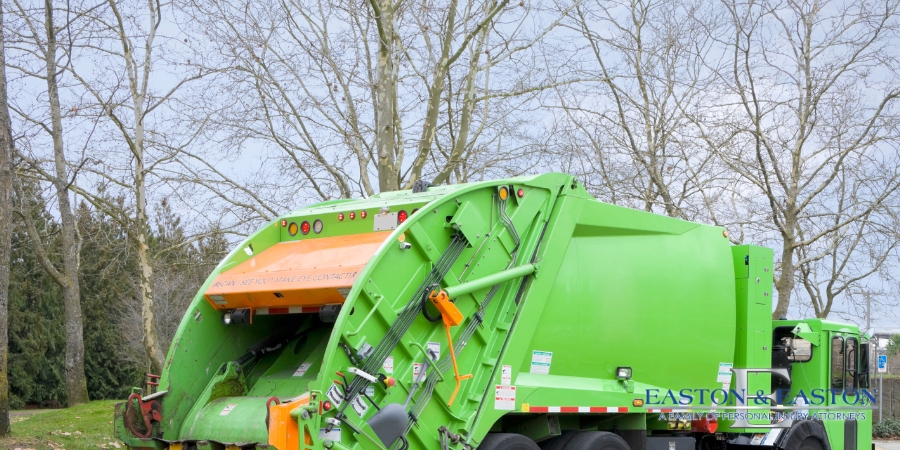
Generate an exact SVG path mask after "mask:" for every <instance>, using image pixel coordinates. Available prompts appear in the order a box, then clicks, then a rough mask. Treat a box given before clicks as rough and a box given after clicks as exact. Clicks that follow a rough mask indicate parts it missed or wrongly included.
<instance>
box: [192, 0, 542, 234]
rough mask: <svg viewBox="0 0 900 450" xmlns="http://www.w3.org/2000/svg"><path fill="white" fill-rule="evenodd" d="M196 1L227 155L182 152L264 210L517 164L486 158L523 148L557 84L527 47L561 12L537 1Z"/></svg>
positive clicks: (230, 195) (215, 141)
mask: <svg viewBox="0 0 900 450" xmlns="http://www.w3.org/2000/svg"><path fill="white" fill-rule="evenodd" d="M184 8H185V11H186V12H187V13H188V15H190V16H191V17H192V18H193V19H194V20H195V21H196V23H197V24H198V27H200V28H201V29H202V32H203V33H205V34H206V36H208V38H207V39H208V40H209V41H210V44H209V47H210V50H211V51H209V52H207V55H206V56H204V57H203V60H202V61H203V64H204V65H205V66H206V67H209V68H215V69H219V68H221V69H222V70H224V74H225V75H224V76H223V77H219V78H215V79H213V80H211V81H212V83H211V85H207V86H204V89H205V90H206V91H207V92H214V93H215V94H214V95H208V96H207V98H208V99H218V100H219V101H212V100H208V101H207V102H206V103H205V104H203V107H202V108H199V109H200V110H201V111H202V112H203V114H200V118H198V121H201V120H202V121H206V120H209V121H211V122H213V123H215V124H216V125H217V126H216V128H217V129H218V130H219V132H218V133H215V134H212V133H211V134H210V136H209V139H208V142H210V143H211V147H212V148H214V149H215V152H219V154H222V153H223V149H224V154H225V156H224V157H218V158H217V156H218V155H215V154H214V153H215V152H213V151H209V150H208V149H207V151H202V150H196V149H195V150H193V151H192V152H191V154H190V155H187V154H183V155H184V157H183V158H181V159H180V161H181V162H182V163H183V164H184V166H185V169H184V172H185V175H186V179H188V180H190V182H191V183H194V182H197V183H203V184H204V185H205V186H207V187H208V188H209V190H210V191H211V192H213V194H214V195H216V196H218V197H220V198H222V199H228V200H229V201H231V202H233V204H234V205H236V206H238V207H240V208H245V209H250V210H252V212H251V214H252V215H254V216H257V217H258V218H259V219H264V220H265V219H270V218H271V217H273V215H274V214H276V212H277V211H281V210H284V209H285V208H287V207H290V206H297V205H296V201H297V198H298V197H311V198H318V199H321V200H325V199H330V198H335V197H351V196H353V195H362V196H369V195H372V194H374V193H376V192H378V191H389V190H396V189H400V188H409V187H410V186H411V185H412V183H413V182H414V181H415V180H418V179H421V178H426V179H429V180H433V182H435V183H445V182H453V181H458V180H459V179H460V178H459V176H463V177H465V176H467V175H471V174H478V173H484V172H485V171H489V170H490V169H491V163H493V162H497V161H498V160H499V161H500V164H501V165H502V164H504V163H505V164H508V166H507V167H510V166H511V164H509V163H510V162H511V161H513V158H509V157H507V158H506V159H505V160H503V159H499V158H482V159H480V160H479V158H478V155H482V154H484V153H486V152H487V150H488V148H489V147H488V146H489V145H491V144H492V143H496V142H498V141H499V139H500V136H504V137H505V142H507V143H508V144H510V147H513V146H514V145H517V139H518V140H522V139H521V138H522V136H525V133H521V130H522V129H523V128H524V127H525V126H527V125H529V122H528V121H527V120H521V121H519V120H516V118H515V116H517V115H519V114H524V113H523V112H522V111H523V110H524V108H525V105H528V104H529V102H531V101H532V100H533V99H534V96H535V95H537V93H539V92H541V91H542V90H544V89H546V87H547V86H549V85H552V84H553V83H555V82H558V80H554V79H553V78H552V77H551V76H550V74H548V73H547V72H546V71H542V70H537V69H538V68H537V67H536V63H535V60H534V59H535V58H532V57H530V56H527V55H531V56H533V55H534V51H535V48H536V45H537V43H539V42H540V41H541V40H542V39H543V37H544V36H545V35H546V33H547V32H548V30H551V29H553V28H554V27H555V26H556V25H557V22H558V20H559V17H558V16H541V15H537V14H535V12H536V10H537V8H536V7H533V6H531V5H526V4H525V2H520V3H518V4H515V5H510V4H509V2H508V0H502V1H487V2H475V1H471V0H470V1H465V2H459V1H451V2H450V3H447V4H444V3H435V2H431V1H424V2H420V3H415V4H414V3H408V2H397V1H377V0H373V1H371V2H368V3H359V2H355V3H354V2H347V1H345V0H334V1H329V2H312V1H306V0H283V1H281V0H277V1H276V0H273V1H269V2H258V1H247V0H234V1H215V2H211V1H205V0H195V1H190V2H184ZM536 17H537V18H536ZM547 17H549V19H547ZM531 69H535V70H531ZM491 80H493V81H491ZM222 98H224V99H226V103H224V104H223V102H221V99H222ZM493 111H497V112H496V113H492V112H493ZM501 114H502V117H501ZM223 131H224V132H223ZM519 145H524V144H521V142H520V143H519ZM243 148H258V149H264V150H265V152H266V153H265V154H264V155H265V156H263V155H260V154H261V153H263V152H262V151H260V152H259V153H257V154H256V155H248V153H246V152H244V151H242V149H243ZM491 150H494V148H491ZM503 151H504V152H506V150H505V149H504V150H503ZM507 154H508V153H507ZM267 155H271V156H267ZM522 159H523V158H518V161H520V162H521V160H522ZM240 160H244V161H246V160H262V161H264V163H263V164H262V165H261V166H259V167H258V168H256V167H254V170H253V172H252V173H251V174H249V175H248V176H245V177H240V176H235V175H233V172H230V171H229V170H228V167H229V166H230V165H233V164H234V162H235V161H240ZM467 163H468V164H469V166H468V167H467V166H466V164H467ZM475 164H480V166H479V167H474V165H475ZM519 167H524V168H526V169H527V166H526V165H525V164H519ZM284 174H292V176H289V177H285V176H284ZM293 174H296V176H293ZM373 178H375V179H373ZM263 193H264V194H263ZM259 219H257V220H259Z"/></svg>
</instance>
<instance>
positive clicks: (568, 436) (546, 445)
mask: <svg viewBox="0 0 900 450" xmlns="http://www.w3.org/2000/svg"><path fill="white" fill-rule="evenodd" d="M581 433H582V432H581V431H569V432H563V434H562V436H557V437H555V438H553V439H550V440H547V441H544V442H541V443H540V444H538V445H540V447H541V450H566V448H568V447H567V446H568V445H569V442H571V441H572V439H574V438H575V436H576V435H578V434H581Z"/></svg>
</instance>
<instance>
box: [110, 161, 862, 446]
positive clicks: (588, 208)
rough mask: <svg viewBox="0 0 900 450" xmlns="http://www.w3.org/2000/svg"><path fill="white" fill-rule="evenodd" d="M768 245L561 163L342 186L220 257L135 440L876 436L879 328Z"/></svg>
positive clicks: (797, 442)
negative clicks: (778, 258)
mask: <svg viewBox="0 0 900 450" xmlns="http://www.w3.org/2000/svg"><path fill="white" fill-rule="evenodd" d="M772 264H773V262H772V252H771V250H770V249H768V248H763V247H758V246H753V245H737V246H735V245H732V244H731V243H730V241H729V240H728V239H727V231H726V230H723V229H722V228H719V227H714V226H708V225H703V224H698V223H692V222H687V221H683V220H678V219H673V218H669V217H663V216H660V215H656V214H651V213H648V212H644V211H637V210H633V209H629V208H624V207H620V206H615V205H610V204H606V203H602V202H599V201H597V200H595V199H594V198H593V197H592V196H591V195H590V194H589V193H588V192H587V190H586V189H585V187H584V186H583V184H582V183H580V182H579V181H578V179H577V178H575V177H573V176H570V175H566V174H560V173H548V174H543V175H536V176H527V177H518V178H510V179H503V180H496V181H487V182H478V183H468V184H459V185H454V186H428V185H425V184H417V185H416V186H415V188H414V189H412V190H406V191H398V192H386V193H382V194H379V195H375V196H372V197H370V198H367V199H342V200H332V201H327V202H323V203H318V204H315V205H312V206H308V207H305V208H302V209H299V210H296V211H293V212H290V213H288V214H285V215H284V216H282V217H279V218H278V219H276V220H275V221H273V222H272V223H269V224H268V225H266V226H264V227H263V228H261V229H260V230H258V231H257V232H255V233H253V234H252V235H251V236H249V237H248V238H247V239H246V240H245V241H244V242H242V243H241V244H240V245H239V246H238V247H237V248H235V249H234V250H233V251H232V252H231V253H230V254H229V255H228V256H227V257H226V258H225V259H224V260H223V261H222V262H221V263H220V264H219V265H218V267H217V268H216V269H215V270H214V271H213V273H212V274H211V275H210V276H209V279H208V280H207V281H206V283H205V284H204V285H203V287H202V288H201V289H200V291H199V292H198V293H197V295H196V297H195V298H194V300H193V302H192V304H191V306H190V307H189V309H188V310H187V312H186V313H185V315H184V318H183V320H182V321H181V324H180V326H179V328H178V331H177V334H176V336H175V338H174V341H173V343H172V346H171V348H170V349H169V351H168V355H167V358H166V361H165V366H164V369H163V371H162V373H161V374H158V375H148V377H149V378H148V383H147V385H146V386H145V387H143V388H135V389H134V392H133V393H132V395H131V396H130V397H129V398H128V399H127V400H126V401H125V402H123V403H120V404H118V405H117V407H116V412H115V421H114V427H115V433H116V436H117V437H118V438H119V439H121V440H122V441H123V442H124V443H125V444H126V445H128V446H129V447H131V448H132V449H154V450H165V449H168V450H212V449H214V450H237V449H277V450H309V449H316V450H319V449H359V450H369V449H391V450H406V449H429V450H431V449H434V450H438V449H441V450H443V449H455V450H471V449H479V450H536V449H553V450H595V449H612V450H725V449H744V450H748V449H752V448H754V447H759V448H761V449H763V450H766V449H776V448H777V449H782V450H869V448H870V446H871V426H872V415H871V413H872V408H873V404H874V402H875V398H876V396H875V395H873V394H872V393H870V392H869V390H868V388H869V374H868V370H869V369H868V368H869V361H868V355H869V349H868V345H869V343H868V339H867V336H865V335H863V334H861V333H860V330H859V329H858V328H857V327H856V326H854V325H849V324H843V323H835V322H830V321H826V320H820V319H809V320H786V319H781V320H772V317H771V314H772V293H773V291H772V284H773V265H772Z"/></svg>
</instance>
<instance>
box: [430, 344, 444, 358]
mask: <svg viewBox="0 0 900 450" xmlns="http://www.w3.org/2000/svg"><path fill="white" fill-rule="evenodd" d="M428 351H429V352H430V353H432V354H434V360H435V361H437V360H439V359H441V343H440V342H429V343H428Z"/></svg>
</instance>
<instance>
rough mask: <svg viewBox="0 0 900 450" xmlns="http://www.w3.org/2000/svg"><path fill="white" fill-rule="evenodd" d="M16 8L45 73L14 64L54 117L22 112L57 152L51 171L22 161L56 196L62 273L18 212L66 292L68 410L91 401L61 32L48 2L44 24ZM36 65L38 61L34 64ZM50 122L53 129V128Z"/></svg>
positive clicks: (23, 201) (23, 203)
mask: <svg viewBox="0 0 900 450" xmlns="http://www.w3.org/2000/svg"><path fill="white" fill-rule="evenodd" d="M13 3H14V4H15V6H16V13H17V17H18V19H19V20H20V21H22V22H23V27H22V31H20V32H19V33H17V34H18V36H17V37H18V39H17V41H19V42H23V44H21V45H23V47H24V46H25V44H24V42H28V43H29V44H30V45H29V48H20V49H18V50H20V51H22V52H26V53H31V54H33V55H36V56H38V55H39V56H40V57H42V59H43V60H42V61H41V63H42V65H43V67H42V69H43V70H42V71H38V70H34V69H31V68H30V67H29V64H28V63H27V62H26V63H24V64H18V62H17V63H16V64H14V66H13V67H14V68H15V70H17V71H19V72H21V73H22V74H23V75H25V76H26V77H30V78H34V79H38V80H41V81H43V82H44V83H46V86H47V91H46V101H47V104H46V109H47V110H48V115H49V117H36V116H33V115H28V114H26V113H24V112H23V111H21V110H17V112H18V113H19V114H20V115H22V116H23V119H24V120H25V121H27V122H31V123H33V124H36V125H37V127H38V128H39V129H40V130H41V131H43V132H45V133H46V134H48V135H49V136H50V138H51V142H52V147H53V156H52V163H53V164H52V165H53V168H52V170H45V169H44V168H43V167H41V162H42V161H41V160H42V159H43V157H42V155H25V154H22V155H21V156H23V159H26V160H27V161H29V164H28V165H29V168H30V169H31V170H32V171H34V172H36V173H37V174H38V175H39V176H40V177H41V178H43V179H45V180H47V181H49V182H50V183H51V184H52V185H53V187H54V189H55V191H56V204H57V207H58V212H59V218H60V224H61V225H62V227H61V229H60V233H61V237H62V249H63V252H62V268H61V269H60V268H57V267H56V266H55V265H54V263H53V262H52V261H51V259H50V256H49V255H48V252H47V245H46V244H45V243H44V242H43V241H42V239H41V236H40V235H39V234H38V232H37V228H36V227H35V224H34V222H33V220H32V218H33V215H32V214H31V212H30V211H26V210H23V211H19V214H18V215H19V217H20V218H22V220H23V221H24V223H25V229H26V231H27V232H28V236H29V239H30V240H31V243H32V246H33V248H34V251H35V254H36V256H37V259H38V261H39V262H40V264H41V267H43V268H44V270H45V271H46V272H47V274H48V275H50V278H52V279H53V281H54V282H55V283H56V284H57V285H58V286H59V287H60V289H62V291H63V304H64V306H65V319H66V320H65V327H66V359H65V365H66V367H65V368H66V396H67V403H68V405H69V406H73V405H78V404H81V403H86V402H87V401H88V400H89V399H88V392H87V380H86V378H85V374H84V337H83V327H82V315H81V288H80V286H79V279H78V271H79V267H80V248H81V239H80V237H79V236H78V235H77V224H76V221H75V215H74V214H73V212H72V206H71V195H72V193H71V191H70V189H69V186H70V185H71V184H72V183H73V182H74V181H75V176H76V175H75V173H71V174H70V173H69V167H68V161H67V158H66V144H65V137H64V129H63V123H62V115H63V114H62V110H61V107H60V94H59V80H58V78H59V74H60V73H61V72H62V71H63V70H64V68H62V67H61V66H60V65H59V64H58V62H57V58H59V55H58V51H57V32H58V31H57V30H58V29H62V28H63V27H58V26H57V25H56V23H55V21H54V7H53V5H52V2H51V1H50V0H46V1H45V2H44V4H43V8H40V9H41V10H42V11H40V12H42V13H43V17H44V21H43V23H41V22H39V21H36V20H35V19H34V16H35V14H34V13H36V12H38V11H36V9H38V8H34V9H32V8H29V7H26V6H23V5H22V4H21V3H20V2H18V1H14V2H13ZM35 62H37V61H35ZM48 122H49V123H48ZM29 203H30V202H29V199H27V198H25V197H24V196H20V197H19V201H18V204H19V205H20V207H21V208H23V209H27V206H28V205H29Z"/></svg>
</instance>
